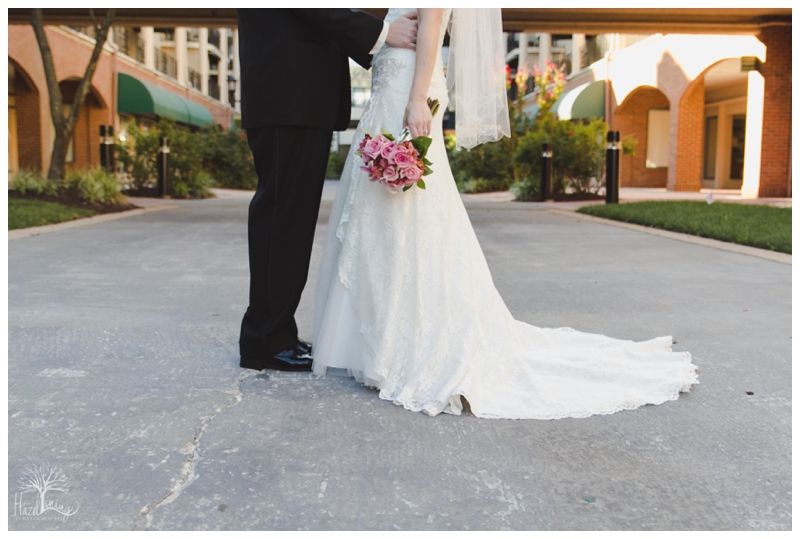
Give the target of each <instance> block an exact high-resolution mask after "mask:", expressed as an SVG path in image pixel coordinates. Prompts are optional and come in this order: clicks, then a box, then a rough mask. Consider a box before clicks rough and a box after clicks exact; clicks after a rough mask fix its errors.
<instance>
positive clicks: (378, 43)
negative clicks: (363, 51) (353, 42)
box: [369, 21, 389, 54]
mask: <svg viewBox="0 0 800 539" xmlns="http://www.w3.org/2000/svg"><path fill="white" fill-rule="evenodd" d="M388 35H389V23H388V22H386V21H383V30H382V31H381V35H380V36H378V41H376V42H375V46H374V47H372V50H371V51H369V53H370V54H375V53H376V52H378V51H379V50H380V48H381V47H383V43H384V42H385V41H386V36H388Z"/></svg>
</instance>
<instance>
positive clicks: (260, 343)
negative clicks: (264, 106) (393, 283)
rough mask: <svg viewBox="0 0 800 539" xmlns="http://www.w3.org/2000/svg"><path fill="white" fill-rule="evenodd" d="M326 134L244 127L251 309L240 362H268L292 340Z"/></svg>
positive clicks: (303, 129) (325, 153)
mask: <svg viewBox="0 0 800 539" xmlns="http://www.w3.org/2000/svg"><path fill="white" fill-rule="evenodd" d="M332 134H333V132H332V131H330V130H324V129H314V128H308V127H295V126H279V127H273V126H270V127H259V128H251V129H248V130H247V142H248V144H249V145H250V149H251V150H252V151H253V162H254V163H255V168H256V172H257V173H258V188H257V189H256V193H255V195H253V199H252V200H251V201H250V208H249V211H248V220H247V238H248V250H249V256H250V305H249V306H248V307H247V311H246V312H245V314H244V318H243V320H242V328H241V334H240V337H239V351H240V353H241V356H242V357H245V358H255V359H258V358H267V357H271V356H273V355H275V354H277V353H278V352H281V351H283V350H286V349H287V348H289V347H291V346H292V345H294V343H295V342H296V340H297V323H296V322H295V319H294V313H295V311H296V310H297V305H298V304H299V303H300V295H301V294H302V292H303V288H304V287H305V285H306V280H307V278H308V266H309V262H310V260H311V247H312V245H313V243H314V230H315V228H316V223H317V216H318V215H319V204H320V199H321V198H322V186H323V185H324V182H325V170H326V168H327V163H328V155H329V153H330V146H331V135H332Z"/></svg>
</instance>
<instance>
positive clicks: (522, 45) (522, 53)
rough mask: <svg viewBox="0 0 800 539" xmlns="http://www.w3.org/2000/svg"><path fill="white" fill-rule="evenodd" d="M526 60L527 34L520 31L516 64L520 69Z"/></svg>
mask: <svg viewBox="0 0 800 539" xmlns="http://www.w3.org/2000/svg"><path fill="white" fill-rule="evenodd" d="M527 61H528V34H526V33H525V32H521V33H520V34H519V63H518V64H517V65H518V66H519V68H520V69H522V68H523V67H525V62H527Z"/></svg>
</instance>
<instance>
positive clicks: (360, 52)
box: [292, 8, 383, 69]
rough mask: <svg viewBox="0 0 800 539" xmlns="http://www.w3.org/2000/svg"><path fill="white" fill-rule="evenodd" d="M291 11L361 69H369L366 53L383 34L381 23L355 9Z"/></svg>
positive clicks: (368, 55) (375, 18)
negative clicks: (327, 38)
mask: <svg viewBox="0 0 800 539" xmlns="http://www.w3.org/2000/svg"><path fill="white" fill-rule="evenodd" d="M292 11H293V12H294V13H295V15H297V16H298V17H299V18H300V19H302V20H303V21H305V22H306V23H308V24H309V25H311V26H312V27H313V28H314V29H315V30H316V31H318V32H319V33H320V34H322V35H325V36H328V37H329V38H330V39H332V40H333V41H335V42H336V43H338V44H339V46H340V47H342V50H343V51H344V52H345V54H347V56H349V57H350V58H352V59H353V60H355V61H356V62H358V63H359V64H360V65H361V66H362V67H363V68H364V69H369V67H370V62H371V55H370V54H369V51H370V50H372V47H374V46H375V42H376V41H378V37H380V35H381V32H382V31H383V21H382V20H380V19H379V18H377V17H374V16H372V15H370V14H369V13H366V12H364V11H360V10H358V9H345V8H317V9H293V10H292Z"/></svg>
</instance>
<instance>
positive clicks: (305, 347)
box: [295, 339, 314, 357]
mask: <svg viewBox="0 0 800 539" xmlns="http://www.w3.org/2000/svg"><path fill="white" fill-rule="evenodd" d="M295 346H297V348H298V350H300V351H301V352H303V353H306V354H308V355H309V356H312V357H313V356H314V352H313V349H312V345H311V343H310V342H306V341H301V340H300V339H297V344H296V345H295Z"/></svg>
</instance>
